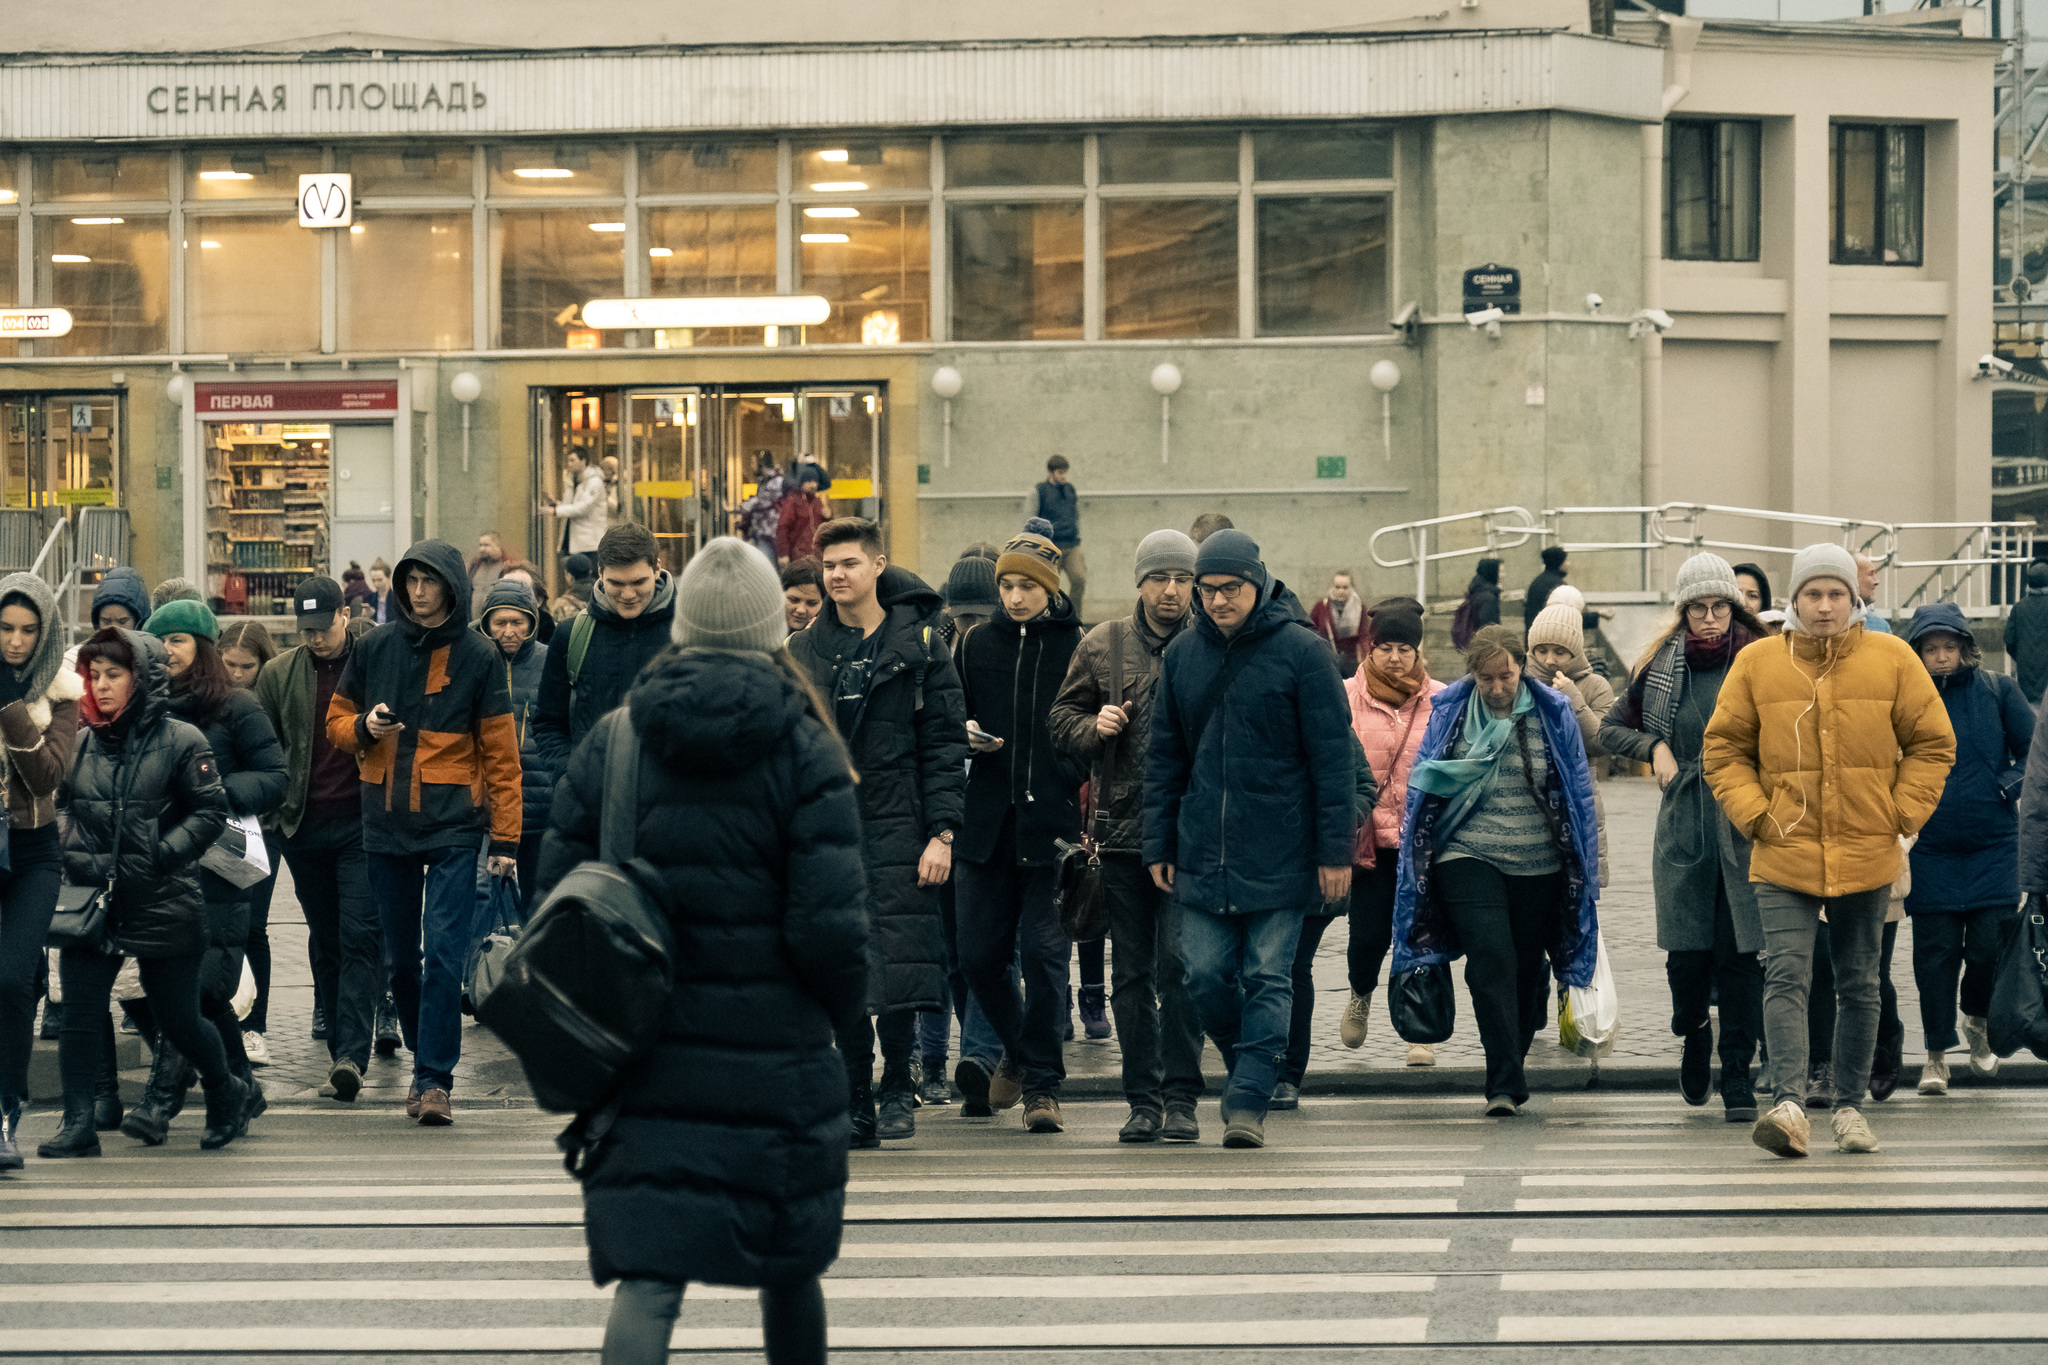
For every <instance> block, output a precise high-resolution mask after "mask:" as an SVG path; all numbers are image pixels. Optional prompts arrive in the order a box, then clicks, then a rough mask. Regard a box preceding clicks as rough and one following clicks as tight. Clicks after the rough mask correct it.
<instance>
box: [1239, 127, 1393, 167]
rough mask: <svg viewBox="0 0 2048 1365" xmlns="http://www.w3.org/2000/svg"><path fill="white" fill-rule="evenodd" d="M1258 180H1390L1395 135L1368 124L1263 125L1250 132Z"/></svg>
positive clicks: (1253, 163) (1385, 129)
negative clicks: (1317, 125) (1258, 129)
mask: <svg viewBox="0 0 2048 1365" xmlns="http://www.w3.org/2000/svg"><path fill="white" fill-rule="evenodd" d="M1252 166H1253V174H1254V175H1255V176H1256V177H1257V178H1258V179H1260V180H1389V179H1392V178H1393V174H1394V135H1393V132H1392V131H1391V130H1390V129H1387V128H1384V127H1377V126H1373V125H1365V126H1358V125H1346V124H1337V125H1324V126H1320V127H1302V128H1268V129H1265V130H1262V131H1260V132H1256V133H1253V134H1252Z"/></svg>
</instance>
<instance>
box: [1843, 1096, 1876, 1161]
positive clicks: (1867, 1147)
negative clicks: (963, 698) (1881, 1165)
mask: <svg viewBox="0 0 2048 1365" xmlns="http://www.w3.org/2000/svg"><path fill="white" fill-rule="evenodd" d="M1835 1150H1836V1151H1838V1152H1875V1151H1877V1150H1878V1145H1877V1134H1875V1133H1873V1132H1871V1131H1870V1124H1869V1123H1868V1122H1866V1121H1865V1120H1864V1117H1863V1115H1862V1114H1861V1113H1859V1112H1857V1111H1856V1109H1854V1108H1853V1107H1851V1106H1849V1105H1846V1104H1844V1105H1839V1106H1837V1107H1836V1109H1835Z"/></svg>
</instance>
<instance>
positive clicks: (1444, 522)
mask: <svg viewBox="0 0 2048 1365" xmlns="http://www.w3.org/2000/svg"><path fill="white" fill-rule="evenodd" d="M1510 516H1512V517H1519V518H1520V521H1519V522H1516V523H1509V524H1504V523H1501V522H1497V521H1495V520H1494V519H1495V518H1496V517H1510ZM1463 521H1477V522H1479V523H1480V525H1481V529H1482V531H1483V532H1484V535H1485V537H1486V543H1485V544H1483V545H1474V546H1468V547H1465V548H1462V549H1456V550H1443V549H1439V550H1436V551H1431V550H1430V548H1429V535H1430V532H1431V531H1432V530H1434V529H1436V528H1439V527H1444V526H1449V525H1452V524H1454V523H1457V522H1463ZM1544 529H1545V528H1544V526H1543V525H1542V523H1540V522H1538V521H1537V520H1536V518H1535V516H1534V515H1533V514H1532V513H1531V512H1530V511H1529V509H1528V508H1526V507H1492V508H1488V509H1487V510H1486V511H1484V512H1458V513H1455V514H1453V515H1451V516H1448V517H1430V518H1427V519H1426V520H1423V521H1404V522H1401V523H1400V524H1398V525H1394V526H1382V527H1380V529H1379V530H1377V531H1375V532H1373V534H1372V539H1371V540H1370V541H1368V542H1366V552H1367V553H1368V554H1370V555H1371V556H1372V561H1373V563H1375V564H1377V565H1379V566H1380V567H1381V568H1382V569H1404V568H1407V567H1408V566H1409V565H1413V566H1414V567H1415V600H1416V601H1418V602H1426V601H1428V600H1429V596H1428V594H1429V566H1430V565H1431V564H1436V563H1440V562H1442V561H1444V560H1448V559H1463V558H1466V557H1468V556H1474V557H1483V556H1486V555H1489V554H1491V553H1493V552H1494V551H1496V550H1512V549H1514V548H1515V547H1516V546H1518V545H1525V544H1527V543H1528V541H1529V538H1530V537H1531V536H1536V535H1541V534H1543V532H1544ZM1396 531H1398V532H1400V533H1402V534H1403V535H1405V536H1407V537H1408V556H1407V558H1405V559H1385V558H1382V557H1381V555H1380V551H1379V544H1380V537H1381V536H1385V535H1391V534H1393V533H1394V532H1396ZM1510 537H1512V539H1510ZM1439 543H1441V542H1439Z"/></svg>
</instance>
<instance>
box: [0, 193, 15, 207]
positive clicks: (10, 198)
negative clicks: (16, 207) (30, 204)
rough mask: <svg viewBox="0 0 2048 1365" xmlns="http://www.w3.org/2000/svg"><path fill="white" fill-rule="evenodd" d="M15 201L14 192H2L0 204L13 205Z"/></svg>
mask: <svg viewBox="0 0 2048 1365" xmlns="http://www.w3.org/2000/svg"><path fill="white" fill-rule="evenodd" d="M14 200H15V193H14V191H13V190H0V204H11V203H13V202H14Z"/></svg>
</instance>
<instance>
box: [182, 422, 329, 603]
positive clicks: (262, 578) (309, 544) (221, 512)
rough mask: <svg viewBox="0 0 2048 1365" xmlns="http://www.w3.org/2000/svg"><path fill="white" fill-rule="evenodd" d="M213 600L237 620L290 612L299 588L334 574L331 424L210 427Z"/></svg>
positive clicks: (209, 574)
mask: <svg viewBox="0 0 2048 1365" xmlns="http://www.w3.org/2000/svg"><path fill="white" fill-rule="evenodd" d="M205 430H206V595H207V597H208V598H209V599H212V600H213V601H214V602H215V604H216V608H217V609H220V610H224V611H225V612H226V614H228V615H233V616H240V615H255V616H277V615H286V614H289V613H290V611H291V595H292V585H293V584H295V583H297V582H298V581H299V580H300V579H302V578H304V577H306V575H308V574H312V573H324V572H326V571H327V569H328V542H327V537H328V517H329V512H330V504H329V500H328V488H329V471H330V469H331V467H332V462H333V443H334V429H333V428H332V427H331V426H330V425H329V424H327V423H325V422H220V423H209V424H208V425H207V427H206V429H205Z"/></svg>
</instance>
